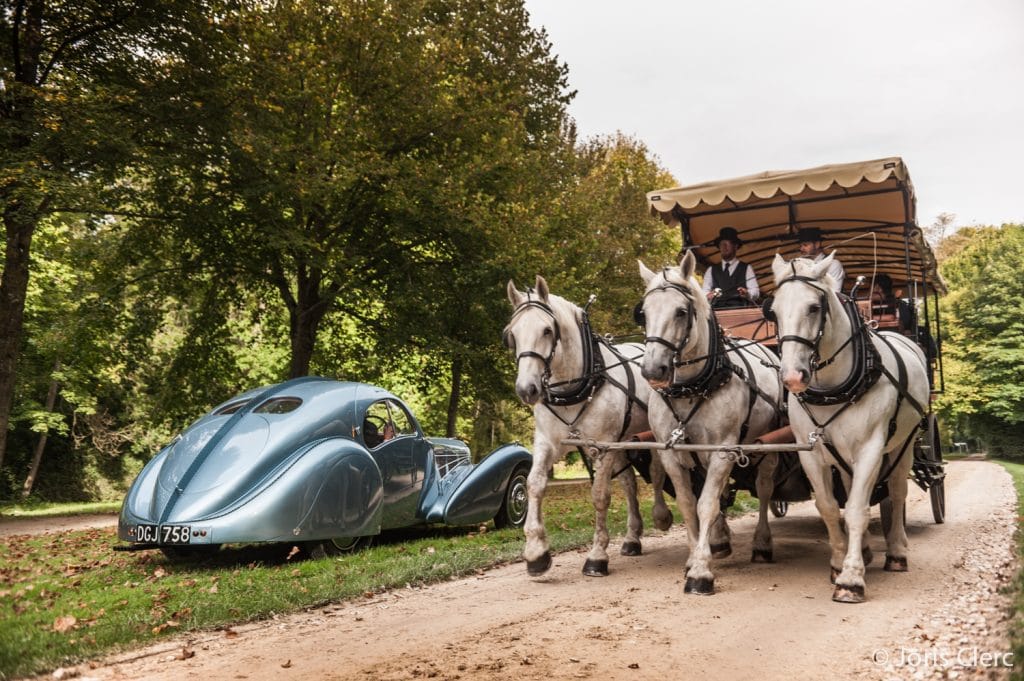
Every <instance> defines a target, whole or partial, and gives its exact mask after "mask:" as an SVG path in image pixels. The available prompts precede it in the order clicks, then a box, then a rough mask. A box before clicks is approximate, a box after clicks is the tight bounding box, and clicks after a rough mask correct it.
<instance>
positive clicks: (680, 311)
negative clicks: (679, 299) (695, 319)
mask: <svg viewBox="0 0 1024 681" xmlns="http://www.w3.org/2000/svg"><path fill="white" fill-rule="evenodd" d="M686 315H687V309H686V308H685V307H680V308H676V316H677V317H685V316H686Z"/></svg>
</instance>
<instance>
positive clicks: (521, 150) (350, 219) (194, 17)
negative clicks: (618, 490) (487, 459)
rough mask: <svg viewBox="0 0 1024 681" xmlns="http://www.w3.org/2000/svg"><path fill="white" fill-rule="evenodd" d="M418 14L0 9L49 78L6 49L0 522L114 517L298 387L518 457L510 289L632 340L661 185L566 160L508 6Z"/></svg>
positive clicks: (264, 7)
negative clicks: (226, 407)
mask: <svg viewBox="0 0 1024 681" xmlns="http://www.w3.org/2000/svg"><path fill="white" fill-rule="evenodd" d="M163 4H165V3H162V4H161V5H163ZM413 4H414V6H410V5H408V3H407V4H406V5H404V6H402V7H401V8H399V7H398V6H396V5H394V4H393V3H388V2H383V1H380V0H366V1H356V0H290V1H288V2H275V3H263V2H251V3H250V2H231V1H230V0H225V1H224V2H188V1H184V0H183V1H182V2H181V3H178V4H171V3H166V7H163V9H162V10H161V12H157V13H151V12H149V11H148V8H149V6H150V5H149V4H147V3H141V2H129V1H127V0H124V1H119V2H103V3H96V2H91V1H89V0H71V1H68V2H57V1H55V0H51V1H49V2H47V1H45V0H25V1H23V2H13V3H6V4H5V5H4V10H3V12H2V14H0V17H2V20H3V22H4V25H3V27H2V28H3V31H0V33H3V36H4V38H3V39H4V40H8V41H10V39H11V36H13V35H17V34H18V33H17V31H16V30H15V29H18V30H20V31H21V34H22V35H30V36H36V37H37V38H38V40H39V41H40V42H39V45H38V46H37V47H39V49H38V50H36V51H31V53H30V54H29V56H32V57H33V58H35V59H36V61H37V62H38V64H39V65H40V68H41V69H45V68H49V70H48V71H47V72H46V73H47V77H46V78H43V77H42V76H41V74H42V71H37V72H32V73H29V72H28V71H25V69H24V57H19V55H20V54H21V53H20V52H19V50H22V51H24V50H25V49H26V48H25V43H24V40H22V41H21V42H20V43H17V44H15V42H17V41H14V42H7V43H4V44H3V45H0V49H2V51H3V62H2V64H0V68H2V69H3V71H2V77H0V95H2V97H3V98H4V99H3V102H4V103H5V105H6V106H7V108H6V109H4V115H5V116H6V117H5V118H4V119H3V120H0V124H2V125H3V130H2V133H3V134H4V135H5V136H6V137H5V140H7V141H9V142H11V145H8V147H7V148H8V149H12V150H15V151H16V152H17V153H15V154H8V155H6V156H5V160H4V166H3V169H2V172H3V176H2V178H0V180H2V182H0V200H2V203H3V205H4V206H5V213H4V224H5V228H6V229H7V233H8V238H9V243H10V239H11V238H12V237H11V235H12V234H14V236H15V237H16V238H21V239H22V241H23V243H24V248H23V249H22V250H19V251H18V253H17V255H18V256H19V257H22V256H24V257H25V262H24V263H21V262H20V261H17V259H15V260H11V258H10V257H8V260H7V261H6V262H5V265H4V282H5V286H7V287H8V289H10V285H8V284H7V282H8V281H9V280H11V275H19V276H21V275H24V281H22V282H21V285H23V286H24V295H23V298H24V299H23V301H22V302H23V308H22V314H23V320H21V321H19V326H18V328H17V329H14V328H12V326H11V325H10V324H8V326H6V327H4V328H3V329H0V332H2V333H0V335H2V337H3V338H2V340H3V341H4V342H5V343H9V344H13V347H14V348H15V352H14V354H13V355H12V362H11V363H10V366H8V365H6V364H5V365H4V366H3V367H0V368H7V369H10V372H9V374H4V375H5V376H7V377H8V378H14V377H16V380H14V381H13V383H12V386H11V400H10V408H9V412H8V413H9V415H10V419H11V421H10V429H9V430H8V429H7V428H3V430H4V432H8V433H9V440H8V443H7V446H6V448H4V447H3V445H2V444H0V450H5V451H6V459H5V460H3V459H0V499H2V498H9V497H12V496H15V495H18V494H20V493H22V491H23V490H25V491H26V492H27V491H28V490H30V489H31V490H32V491H33V492H34V493H35V494H36V495H38V496H40V497H44V498H51V499H78V498H90V497H111V496H113V497H116V496H117V494H118V491H117V488H118V485H120V484H122V483H123V481H124V479H125V478H127V477H130V476H131V474H132V473H133V472H134V471H135V470H137V468H138V466H139V465H140V463H141V462H142V461H144V460H146V459H147V458H148V457H149V456H151V455H152V454H153V453H154V452H155V450H156V449H157V448H158V447H159V446H160V445H161V444H162V443H163V442H165V441H166V440H167V439H168V438H169V437H171V436H172V435H173V433H174V432H175V431H177V430H178V429H180V428H181V427H183V426H184V425H186V424H187V423H188V422H189V421H190V420H191V419H193V418H195V417H196V416H198V415H199V414H200V413H202V412H203V411H205V410H206V409H208V408H209V407H211V406H212V405H214V404H216V403H218V402H220V401H221V400H224V399H226V398H228V397H230V396H231V395H233V394H235V393H237V392H240V391H242V390H244V389H248V388H251V387H254V386H257V385H263V384H267V383H271V382H275V381H278V380H281V379H284V378H287V377H289V376H295V375H302V374H320V375H326V376H331V377H337V378H351V379H359V380H366V381H369V382H376V383H379V384H382V385H384V386H386V387H388V388H391V389H392V390H394V391H396V392H397V393H398V394H400V395H402V396H403V397H406V398H408V399H409V400H410V402H412V404H413V406H414V407H415V409H416V411H417V414H418V415H419V416H421V418H422V420H423V425H424V427H425V429H426V430H428V431H429V432H430V433H431V434H444V433H447V434H451V435H455V436H459V437H463V438H464V439H467V440H470V441H471V443H472V445H473V447H474V450H475V451H481V452H484V453H485V452H486V451H489V449H490V447H491V446H492V445H494V444H497V443H499V442H501V441H506V440H511V439H517V438H518V439H524V438H525V436H526V435H527V433H528V432H529V412H528V411H527V410H525V409H524V408H523V407H522V406H521V405H519V404H518V403H517V402H515V401H514V399H513V396H512V392H511V389H510V384H511V379H510V372H511V371H512V369H513V367H512V363H511V362H510V361H509V360H508V357H507V355H506V354H505V353H504V352H503V351H502V349H501V347H500V330H501V328H502V326H503V325H504V323H505V322H506V321H507V318H508V314H509V312H510V311H509V309H508V303H507V301H506V300H505V296H504V286H505V283H506V282H507V281H508V280H509V279H510V278H515V279H517V280H518V281H525V282H528V281H532V279H533V276H534V275H535V274H538V273H539V274H544V275H545V276H547V277H548V279H549V281H550V282H551V284H552V286H554V287H556V288H557V290H558V291H559V292H560V293H562V294H564V295H566V296H567V297H569V298H571V299H573V300H576V301H577V302H581V303H582V302H585V300H586V297H587V295H588V294H590V293H597V294H598V295H599V302H598V303H597V304H596V305H595V307H594V310H593V312H594V315H595V319H596V320H598V321H599V324H600V328H601V330H602V331H605V330H607V331H613V332H616V333H621V332H629V331H632V329H631V326H630V324H628V323H624V320H628V319H629V307H630V306H631V304H632V302H633V301H634V300H635V298H636V296H637V295H638V289H639V282H638V281H637V277H636V273H635V267H636V266H635V258H636V257H638V256H642V257H644V258H646V259H650V260H652V261H654V262H667V261H668V260H669V259H670V258H671V257H672V255H673V253H674V251H675V247H676V246H675V244H676V238H674V237H673V234H672V233H671V231H669V230H666V229H665V228H664V227H663V226H662V225H661V224H660V223H659V222H658V221H656V220H653V219H651V218H649V217H647V216H646V213H645V200H644V192H646V191H648V190H650V189H652V188H656V187H659V186H665V185H668V184H672V181H671V178H669V177H668V176H667V175H666V174H665V172H664V171H663V170H661V169H660V168H659V167H658V166H657V164H656V162H655V161H654V160H653V159H652V158H651V156H650V154H649V153H648V152H647V150H646V148H644V146H643V145H642V144H641V143H639V142H637V141H635V140H631V139H629V138H626V137H623V136H621V135H619V136H613V137H608V138H600V139H594V140H587V141H583V142H580V141H578V140H577V139H576V138H575V133H574V130H573V125H572V121H571V120H570V119H569V118H568V116H567V114H566V106H567V104H568V102H569V101H570V99H571V97H572V92H571V91H569V89H568V86H567V68H566V66H565V65H563V64H560V63H558V61H557V60H556V58H555V57H554V56H553V55H552V53H551V49H550V44H549V43H548V41H547V38H546V36H545V34H544V33H543V31H537V30H534V29H532V28H531V27H530V26H529V23H528V16H527V14H526V12H525V10H524V9H523V6H522V3H521V2H520V1H519V0H485V1H483V2H480V1H477V0H472V1H471V0H422V1H418V2H415V3H413ZM163 10H166V11H163ZM399 10H401V11H399ZM76 25H77V26H81V27H85V28H86V29H87V30H84V33H83V34H82V35H79V33H77V32H75V30H74V27H75V26H76ZM183 34H187V35H183ZM76 40H78V41H80V42H78V43H76V42H74V41H76ZM66 41H70V42H69V43H68V44H72V45H74V46H75V47H74V49H68V50H63V51H62V50H61V49H60V48H59V47H58V46H59V45H60V44H62V42H66ZM33 49H35V48H33ZM47 50H49V52H48V51H47ZM19 60H20V61H19ZM47 64H49V65H50V66H49V67H47V66H46V65H47ZM19 68H21V69H22V70H21V71H19V70H18V69H19ZM18 74H21V75H18ZM33 74H34V75H33ZM22 76H24V78H23V80H24V79H25V78H29V76H32V77H34V78H35V80H32V81H31V82H29V80H31V79H29V80H26V81H25V82H24V83H22V80H19V78H22ZM21 96H24V97H28V98H29V99H30V100H31V101H32V102H34V104H33V107H30V108H25V106H24V105H23V104H21V102H22V100H20V99H18V97H21ZM44 104H45V106H44ZM16 105H17V106H16ZM19 106H21V108H18V107H19ZM15 143H17V144H15ZM12 145H13V146H12ZM19 145H20V146H19ZM28 198H31V199H32V203H31V205H30V206H29V208H31V210H28V209H27V208H26V207H25V205H24V204H25V201H26V200H27V199H28ZM19 202H20V203H19ZM15 209H17V210H15ZM9 255H10V254H9ZM29 274H31V276H29ZM15 279H17V277H15ZM14 283H18V282H17V281H15V282H14ZM6 290H7V289H5V291H6ZM5 321H9V320H5ZM15 360H16V362H15ZM14 366H16V372H15V371H14V368H13V367H14ZM0 378H3V376H0ZM2 384H3V381H0V392H2V390H3V385H2ZM0 407H3V401H2V400H0ZM0 411H2V409H0ZM2 425H3V424H0V427H2ZM37 463H38V466H39V468H38V473H33V471H34V469H35V466H36V464H37Z"/></svg>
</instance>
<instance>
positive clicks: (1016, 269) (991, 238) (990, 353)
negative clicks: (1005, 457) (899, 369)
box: [939, 225, 1024, 457]
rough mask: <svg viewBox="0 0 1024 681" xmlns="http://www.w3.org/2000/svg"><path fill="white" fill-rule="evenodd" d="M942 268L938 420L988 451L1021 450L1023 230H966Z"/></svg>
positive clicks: (1023, 413)
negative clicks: (944, 290) (942, 385)
mask: <svg viewBox="0 0 1024 681" xmlns="http://www.w3.org/2000/svg"><path fill="white" fill-rule="evenodd" d="M955 238H956V239H957V241H958V244H959V248H958V249H957V250H956V251H955V252H954V253H953V254H952V255H950V256H948V257H947V259H946V260H944V261H943V263H942V268H941V271H942V276H943V277H944V278H945V280H946V282H947V284H948V286H949V295H948V296H946V297H945V299H944V300H943V301H942V304H943V311H944V324H943V326H944V340H943V352H944V357H945V374H946V386H947V390H946V394H945V395H943V396H942V398H941V399H940V401H939V408H940V410H941V412H942V414H943V416H944V417H946V418H947V419H949V420H950V421H951V422H953V423H955V424H957V427H958V428H959V429H960V430H961V432H962V433H964V434H967V435H974V436H977V437H979V438H980V439H983V440H985V441H986V442H987V443H988V445H989V447H990V450H992V451H995V452H997V453H1001V454H1011V455H1014V456H1016V457H1020V456H1021V454H1020V452H1021V447H1022V446H1024V434H1022V433H1024V428H1022V425H1021V424H1022V423H1024V298H1022V297H1021V295H1020V292H1021V291H1022V290H1024V269H1021V267H1020V263H1021V262H1022V261H1024V226H1021V225H1003V226H1002V227H999V228H996V227H969V228H964V229H961V230H960V231H959V232H958V233H957V235H955Z"/></svg>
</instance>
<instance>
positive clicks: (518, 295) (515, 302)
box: [505, 279, 526, 307]
mask: <svg viewBox="0 0 1024 681" xmlns="http://www.w3.org/2000/svg"><path fill="white" fill-rule="evenodd" d="M505 290H506V291H507V292H508V302H510V303H512V307H519V305H520V304H521V303H522V302H523V299H524V298H526V294H524V293H523V292H522V291H520V290H519V289H517V288H516V284H515V282H514V281H512V280H511V279H509V280H508V286H507V287H505Z"/></svg>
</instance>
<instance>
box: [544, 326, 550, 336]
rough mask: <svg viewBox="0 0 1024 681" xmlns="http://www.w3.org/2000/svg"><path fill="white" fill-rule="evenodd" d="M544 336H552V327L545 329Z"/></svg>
mask: <svg viewBox="0 0 1024 681" xmlns="http://www.w3.org/2000/svg"><path fill="white" fill-rule="evenodd" d="M544 335H545V336H550V335H551V327H550V326H546V327H544Z"/></svg>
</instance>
